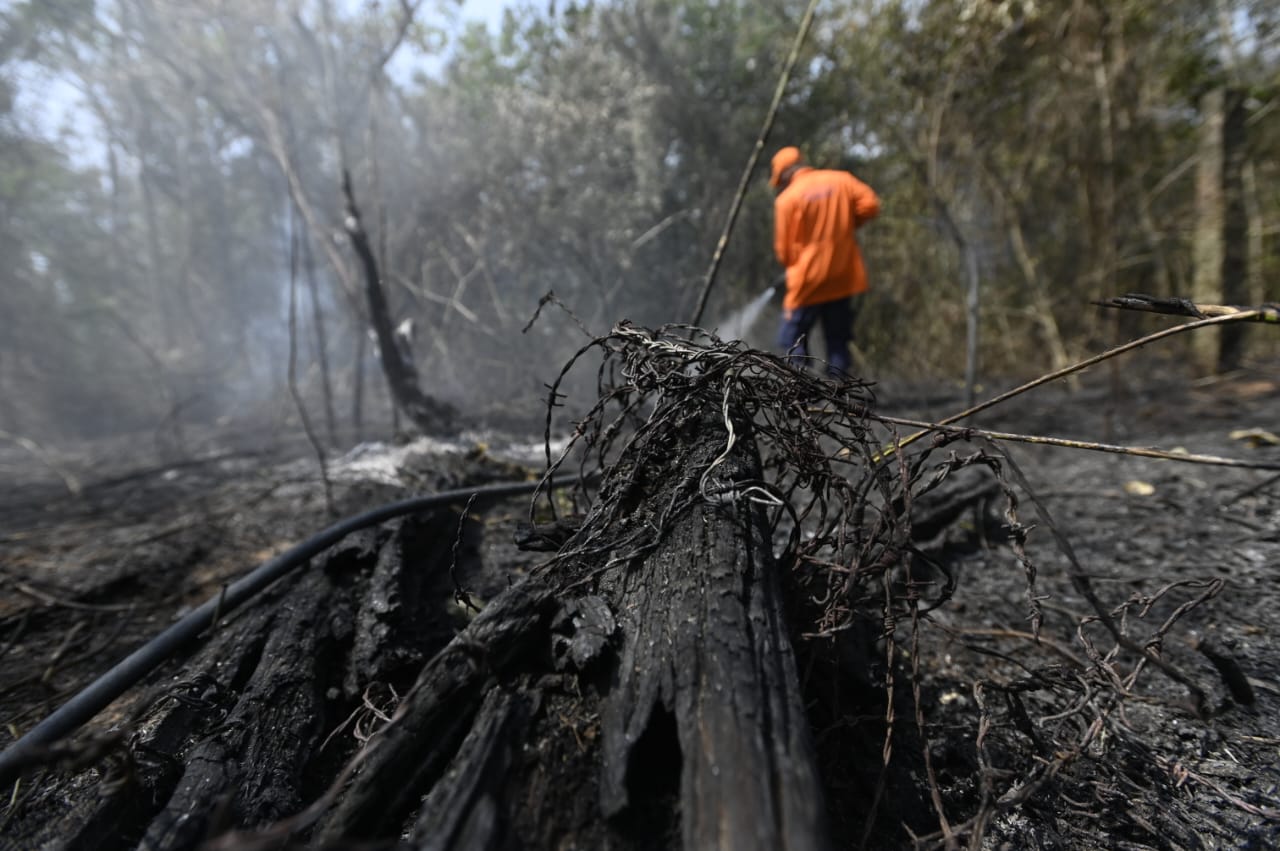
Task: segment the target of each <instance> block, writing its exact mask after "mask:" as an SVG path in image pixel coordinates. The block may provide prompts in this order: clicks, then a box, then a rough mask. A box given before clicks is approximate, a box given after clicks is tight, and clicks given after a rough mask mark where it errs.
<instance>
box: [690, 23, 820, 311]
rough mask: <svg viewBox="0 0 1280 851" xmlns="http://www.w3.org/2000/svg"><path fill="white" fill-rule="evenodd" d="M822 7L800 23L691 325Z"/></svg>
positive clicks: (704, 304) (701, 306)
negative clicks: (815, 17) (802, 48)
mask: <svg viewBox="0 0 1280 851" xmlns="http://www.w3.org/2000/svg"><path fill="white" fill-rule="evenodd" d="M817 6H818V0H809V8H808V9H806V10H805V13H804V17H803V18H802V19H801V20H800V29H799V31H798V32H797V33H796V39H795V42H793V43H792V45H791V54H790V55H789V56H787V64H786V66H785V67H784V68H783V69H782V76H781V77H779V78H778V88H777V89H775V90H774V93H773V103H771V104H769V112H768V114H767V115H766V116H765V119H764V126H763V127H761V128H760V136H759V138H757V139H756V144H755V147H754V148H752V149H751V157H750V158H749V159H748V160H747V167H746V168H745V169H743V171H742V179H741V180H739V181H738V191H737V193H736V194H735V195H734V197H733V205H732V206H731V207H730V208H729V218H728V220H726V221H725V223H724V233H722V234H721V235H720V241H719V242H717V243H716V250H715V254H714V255H712V257H711V267H710V268H709V269H707V276H706V278H705V279H704V280H703V282H702V295H701V296H699V298H698V309H697V310H695V311H694V313H693V321H692V322H690V323H689V324H690V325H697V324H698V323H699V322H701V321H702V313H703V311H705V310H706V309H707V299H708V297H709V296H710V295H711V286H712V284H714V283H715V281H716V272H717V271H718V270H719V269H720V261H721V259H723V257H724V252H725V249H726V248H727V247H728V245H729V236H730V235H731V234H732V233H733V224H734V222H736V221H737V219H738V211H739V210H741V209H742V199H743V198H745V197H746V195H747V189H748V188H749V187H750V186H751V174H752V172H754V171H755V170H756V163H757V162H759V160H760V152H761V151H763V150H764V145H765V142H767V141H769V133H770V132H771V131H772V130H773V121H774V119H775V118H776V117H777V115H778V107H779V106H780V105H781V104H782V96H783V95H784V94H785V93H786V91H787V83H788V82H789V81H790V79H791V72H792V70H793V69H794V68H795V66H796V61H797V60H798V59H799V58H800V48H801V47H802V46H803V45H804V40H805V38H806V37H807V36H808V35H809V28H810V27H811V26H812V25H813V13H814V10H815V9H816V8H817Z"/></svg>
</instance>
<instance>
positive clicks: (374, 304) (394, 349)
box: [342, 171, 457, 433]
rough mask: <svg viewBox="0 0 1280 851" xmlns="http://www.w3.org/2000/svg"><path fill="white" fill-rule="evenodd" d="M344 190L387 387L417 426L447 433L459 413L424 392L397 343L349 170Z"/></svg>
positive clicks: (408, 358) (415, 370)
mask: <svg viewBox="0 0 1280 851" xmlns="http://www.w3.org/2000/svg"><path fill="white" fill-rule="evenodd" d="M342 191H343V193H344V195H345V197H346V203H347V234H348V236H350V237H351V245H352V247H353V248H354V249H355V252H356V256H357V257H358V258H359V259H360V266H361V268H362V269H363V271H364V289H365V296H366V298H367V300H368V305H369V321H370V322H371V323H372V324H373V331H374V334H376V335H377V337H378V360H379V362H380V363H381V364H382V371H383V374H385V375H386V377H387V386H388V387H389V388H390V389H391V395H392V396H393V397H394V398H395V402H396V404H397V405H398V407H399V408H400V409H402V410H403V411H404V413H405V415H406V416H407V417H408V418H409V419H410V421H412V422H413V424H414V425H416V426H417V427H418V428H420V429H422V430H423V431H425V432H427V433H439V432H441V431H447V430H448V429H449V427H450V425H451V423H452V421H453V419H454V417H455V416H456V414H457V412H456V411H455V410H454V409H453V407H452V406H450V405H449V404H447V403H445V402H443V401H441V400H439V399H435V398H433V397H431V396H428V395H427V394H426V393H424V392H422V387H421V384H420V383H419V380H418V370H417V368H416V367H415V366H414V365H413V360H412V358H410V357H406V356H405V354H404V352H402V351H401V348H400V346H399V345H398V344H397V340H396V337H395V323H394V322H393V321H392V319H391V309H390V308H389V307H388V305H387V296H386V292H385V290H384V289H383V287H382V276H381V274H380V273H379V271H378V261H377V259H376V257H375V256H374V253H373V246H372V245H370V244H369V235H368V233H367V232H366V231H365V229H364V225H363V224H362V223H361V219H360V210H359V208H358V207H357V206H356V200H355V194H354V192H353V190H352V188H351V175H350V174H349V173H348V172H346V171H344V172H343V173H342Z"/></svg>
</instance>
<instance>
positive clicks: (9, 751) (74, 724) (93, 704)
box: [0, 481, 576, 788]
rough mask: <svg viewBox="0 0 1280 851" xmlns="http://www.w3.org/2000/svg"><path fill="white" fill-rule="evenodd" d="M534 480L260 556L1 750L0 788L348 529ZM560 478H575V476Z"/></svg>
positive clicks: (429, 503) (411, 505)
mask: <svg viewBox="0 0 1280 851" xmlns="http://www.w3.org/2000/svg"><path fill="white" fill-rule="evenodd" d="M539 484H540V482H506V483H502V484H495V485H483V486H481V487H475V488H460V489H458V490H451V491H442V492H440V493H435V494H429V495H427V496H418V497H413V498H412V499H405V500H401V501H400V502H393V503H389V504H387V505H383V506H380V507H378V508H374V509H371V510H369V511H366V512H364V513H363V514H357V515H356V516H354V517H349V518H347V519H346V520H343V521H341V522H339V523H335V524H334V525H332V526H330V527H329V528H327V529H325V530H324V531H323V532H320V533H319V534H317V535H314V536H313V537H310V538H308V539H307V540H305V541H303V542H302V543H300V544H297V545H296V546H294V547H291V548H290V549H289V550H287V551H286V552H283V553H281V554H280V555H278V556H276V557H275V558H273V559H271V560H270V561H266V562H264V563H263V564H261V565H259V566H258V567H257V569H255V570H253V571H252V572H251V573H249V574H248V575H246V576H244V577H242V578H241V579H238V580H236V581H235V582H233V583H232V584H231V585H229V586H227V587H226V588H225V589H224V590H223V591H221V592H219V593H218V594H217V595H215V596H214V597H212V598H210V599H209V600H206V601H205V602H204V604H203V605H201V606H200V607H199V608H198V609H196V610H194V611H192V612H190V613H189V614H187V615H186V616H185V617H183V618H182V619H181V620H180V621H178V622H177V623H175V624H174V625H173V626H171V627H169V628H168V629H166V630H165V631H164V632H162V633H160V634H159V635H157V636H156V637H155V638H153V639H151V640H150V641H149V642H147V643H146V644H144V645H143V646H142V647H139V648H138V649H137V650H135V651H134V652H133V653H131V654H130V655H129V656H128V657H126V658H125V659H124V660H123V661H121V662H119V663H117V664H116V666H115V667H113V668H112V669H111V670H109V671H107V672H106V673H105V674H103V675H102V676H100V677H98V679H96V680H94V681H93V683H91V684H90V685H89V686H88V687H86V688H85V689H84V690H83V691H81V692H80V693H79V694H77V695H76V696H75V697H72V698H71V699H70V700H68V701H67V702H66V703H64V704H63V705H62V706H61V707H59V708H58V709H57V710H55V711H54V713H53V714H52V715H50V716H49V717H48V718H46V719H44V720H43V721H41V722H40V723H39V724H37V725H36V726H34V727H32V728H31V729H30V730H29V731H28V732H27V734H26V735H24V736H23V737H22V738H20V739H18V740H17V741H16V742H14V743H13V744H11V745H10V746H9V747H8V748H6V749H5V750H4V752H3V753H0V788H3V787H4V786H7V785H8V784H9V783H10V782H12V781H13V780H15V779H16V778H17V776H18V775H19V774H20V773H21V772H22V770H23V769H24V768H26V767H27V766H29V765H32V764H36V763H39V762H42V761H43V760H42V758H41V757H42V751H43V749H44V747H45V746H47V745H49V744H52V743H53V742H56V741H58V740H59V739H62V738H64V737H66V736H68V735H70V734H71V733H73V732H74V731H75V730H76V729H78V728H79V727H80V726H81V725H83V724H85V723H86V722H87V721H89V720H90V719H91V718H93V717H94V716H95V715H97V714H98V713H99V712H101V711H102V710H103V709H105V708H106V707H107V706H108V705H109V704H110V703H111V702H112V701H113V700H115V699H116V698H117V697H119V696H120V695H122V694H124V692H125V691H127V690H128V689H129V688H131V687H132V686H133V685H135V684H136V683H137V682H138V681H139V680H141V679H142V678H143V677H145V676H146V675H147V674H149V673H151V671H153V670H155V668H156V667H157V666H158V665H159V664H160V663H161V662H163V661H165V660H166V659H168V658H169V657H170V656H172V655H173V654H174V653H175V652H177V651H178V650H179V649H180V648H181V647H182V646H183V645H185V644H186V643H187V642H189V641H191V640H192V639H194V638H196V637H197V636H199V635H200V633H201V632H203V631H204V630H205V629H207V628H208V627H209V626H210V624H212V623H213V619H214V616H215V614H216V615H217V616H219V617H221V616H222V615H224V614H226V613H227V612H229V611H231V610H232V609H234V608H236V607H237V606H239V605H240V604H241V603H243V602H245V601H246V600H248V599H249V598H250V597H252V596H253V595H255V594H257V593H258V592H259V591H262V590H263V589H264V588H266V587H267V586H268V585H270V584H271V583H272V582H274V581H276V580H277V579H279V578H280V577H282V576H284V575H285V574H287V573H289V572H290V571H291V570H293V569H295V568H297V567H299V566H300V565H303V564H306V563H307V562H308V561H309V560H310V559H311V558H312V557H313V556H316V555H318V554H320V553H321V552H323V551H324V550H326V549H328V548H329V547H331V546H333V545H334V544H336V543H337V542H338V541H340V540H342V539H343V538H345V537H346V536H347V535H350V534H351V533H352V532H357V531H359V530H361V529H365V528H367V527H369V526H375V525H377V524H378V523H381V522H383V521H384V520H390V519H392V518H393V517H400V516H402V515H405V514H412V513H414V512H416V511H421V510H423V509H426V508H433V507H435V506H439V505H442V504H447V503H450V502H458V501H462V500H465V499H468V498H470V497H472V496H473V495H474V496H476V497H479V498H489V499H495V498H499V497H505V496H516V495H518V494H522V493H532V492H533V491H534V490H536V489H537V488H538V485H539ZM565 484H576V481H572V482H566V483H565Z"/></svg>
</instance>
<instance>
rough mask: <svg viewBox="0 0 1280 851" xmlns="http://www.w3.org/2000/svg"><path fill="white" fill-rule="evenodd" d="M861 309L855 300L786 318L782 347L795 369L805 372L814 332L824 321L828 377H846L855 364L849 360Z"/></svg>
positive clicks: (799, 311) (811, 307) (809, 308)
mask: <svg viewBox="0 0 1280 851" xmlns="http://www.w3.org/2000/svg"><path fill="white" fill-rule="evenodd" d="M860 306H861V303H860V302H859V301H856V300H855V298H841V299H836V300H835V301H828V302H824V303H822V304H808V305H805V306H804V307H797V308H796V309H795V310H793V311H791V315H790V316H787V315H786V314H783V317H782V327H781V328H779V329H778V345H779V346H781V347H782V349H783V351H785V352H787V354H788V355H789V361H790V363H791V365H792V366H795V367H799V368H801V369H803V368H804V366H805V364H806V363H807V361H806V360H805V358H806V357H808V355H809V337H810V336H811V335H810V332H811V331H812V330H813V326H814V325H816V324H818V322H819V320H821V322H822V336H823V338H824V340H825V342H826V349H827V374H828V375H831V376H837V377H838V376H842V375H846V374H848V372H849V367H850V366H851V365H852V364H853V360H852V359H851V358H850V356H849V342H850V341H851V340H852V339H853V320H854V319H855V318H856V317H857V314H858V310H857V309H858V307H860Z"/></svg>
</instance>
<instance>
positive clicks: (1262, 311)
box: [881, 308, 1280, 458]
mask: <svg viewBox="0 0 1280 851" xmlns="http://www.w3.org/2000/svg"><path fill="white" fill-rule="evenodd" d="M1268 313H1271V314H1276V311H1275V310H1274V309H1272V308H1257V309H1253V310H1244V311H1241V312H1240V313H1231V314H1226V315H1223V316H1211V317H1209V318H1207V319H1200V320H1197V321H1195V322H1186V323H1183V324H1182V325H1175V326H1174V327H1172V328H1165V329H1164V330H1163V331H1157V332H1156V333H1154V334H1148V335H1147V336H1145V337H1139V338H1138V339H1136V340H1131V341H1129V342H1128V343H1125V344H1124V345H1121V346H1116V347H1115V348H1113V349H1108V350H1107V351H1105V352H1103V353H1102V354H1098V355H1094V356H1093V357H1091V358H1087V359H1085V360H1082V361H1079V362H1078V363H1074V364H1071V365H1070V366H1065V367H1063V368H1062V369H1058V370H1054V371H1053V372H1051V373H1049V374H1048V375H1042V376H1040V377H1039V378H1037V379H1035V380H1034V381H1028V382H1027V383H1026V384H1023V385H1021V386H1019V387H1015V388H1013V389H1012V390H1009V391H1007V392H1005V393H1001V394H1000V395H999V396H995V397H992V398H991V399H988V400H987V401H985V402H980V403H978V404H977V405H974V406H972V407H970V408H966V409H964V410H963V411H961V412H960V413H958V414H952V415H951V416H949V417H947V418H945V419H942V420H939V421H938V422H937V423H936V424H935V425H934V427H936V426H944V425H950V424H951V423H954V422H958V421H960V420H962V419H964V418H965V417H970V416H973V415H974V414H976V413H978V412H979V411H985V410H986V409H987V408H991V407H994V406H995V405H998V404H1000V403H1001V402H1007V401H1008V400H1010V399H1012V398H1013V397H1015V396H1021V395H1022V394H1023V393H1026V392H1027V391H1028V390H1033V389H1035V388H1036V387H1039V386H1041V385H1042V384H1048V383H1049V382H1051V381H1057V380H1058V379H1059V378H1065V377H1066V376H1068V375H1072V374H1074V373H1077V372H1081V371H1083V370H1086V369H1088V368H1089V367H1091V366H1096V365H1097V364H1100V363H1102V362H1103V361H1105V360H1109V359H1111V358H1113V357H1116V356H1117V355H1122V354H1124V353H1125V352H1131V351H1133V350H1134V349H1140V348H1142V347H1143V346H1145V345H1148V344H1149V343H1154V342H1157V341H1158V340H1163V339H1165V338H1166V337H1172V336H1174V335H1175V334H1182V333H1185V332H1187V331H1194V330H1196V329H1198V328H1208V327H1210V326H1213V325H1226V324H1228V323H1231V322H1270V321H1280V314H1276V315H1277V318H1276V319H1267V318H1265V316H1266V314H1268ZM927 434H929V431H918V432H916V433H914V434H911V435H908V436H907V437H905V438H903V439H902V440H901V441H899V443H898V444H897V446H896V448H895V447H886V448H885V450H884V451H883V452H882V453H881V458H887V457H889V456H890V455H892V454H893V453H894V452H895V451H897V450H898V449H903V448H905V447H907V446H910V445H911V444H912V443H915V442H916V441H917V440H919V439H920V438H922V437H924V436H925V435H927Z"/></svg>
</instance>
